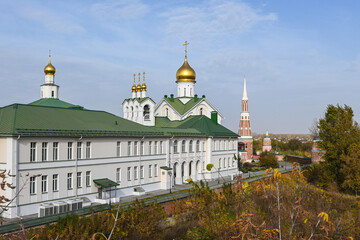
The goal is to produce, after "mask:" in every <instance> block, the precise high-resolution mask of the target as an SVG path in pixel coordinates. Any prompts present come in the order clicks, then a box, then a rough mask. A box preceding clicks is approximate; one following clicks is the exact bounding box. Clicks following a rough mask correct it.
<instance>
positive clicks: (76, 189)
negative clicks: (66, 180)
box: [74, 136, 83, 197]
mask: <svg viewBox="0 0 360 240" xmlns="http://www.w3.org/2000/svg"><path fill="white" fill-rule="evenodd" d="M82 138H83V137H82V136H80V138H79V139H78V140H75V147H76V157H75V174H74V175H75V176H74V179H76V180H75V197H77V196H78V193H77V191H78V185H77V173H78V147H77V144H78V142H79V141H81V139H82ZM81 148H82V146H81ZM80 151H81V149H80Z"/></svg>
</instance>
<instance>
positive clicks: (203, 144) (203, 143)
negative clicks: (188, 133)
mask: <svg viewBox="0 0 360 240" xmlns="http://www.w3.org/2000/svg"><path fill="white" fill-rule="evenodd" d="M202 150H203V152H205V141H203V142H202Z"/></svg>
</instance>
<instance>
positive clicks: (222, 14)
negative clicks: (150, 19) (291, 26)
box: [160, 1, 277, 37]
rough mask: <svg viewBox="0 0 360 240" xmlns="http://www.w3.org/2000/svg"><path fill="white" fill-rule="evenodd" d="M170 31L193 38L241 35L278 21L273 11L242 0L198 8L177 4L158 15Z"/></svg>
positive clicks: (215, 2) (211, 3) (213, 3)
mask: <svg viewBox="0 0 360 240" xmlns="http://www.w3.org/2000/svg"><path fill="white" fill-rule="evenodd" d="M160 16H162V17H165V18H166V21H167V31H168V32H169V33H171V34H175V35H179V36H185V37H189V36H190V37H193V36H197V37H199V36H204V35H205V36H208V35H221V34H240V33H243V32H245V31H248V30H249V29H251V28H252V27H254V26H255V25H257V24H259V23H262V22H273V21H276V20H277V15H276V14H275V13H267V14H263V13H262V12H261V11H260V10H257V9H254V8H252V7H251V6H250V5H248V4H247V3H243V2H222V1H212V2H210V4H208V5H205V6H201V7H178V8H175V9H173V10H172V11H170V12H166V13H163V14H161V15H160Z"/></svg>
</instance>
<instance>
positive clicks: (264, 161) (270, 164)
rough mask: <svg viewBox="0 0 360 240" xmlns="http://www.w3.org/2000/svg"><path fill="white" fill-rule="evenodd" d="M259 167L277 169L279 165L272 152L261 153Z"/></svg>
mask: <svg viewBox="0 0 360 240" xmlns="http://www.w3.org/2000/svg"><path fill="white" fill-rule="evenodd" d="M259 165H260V167H266V168H278V167H279V163H278V160H277V158H276V156H275V154H274V153H272V152H268V151H265V152H262V153H261V154H260V161H259Z"/></svg>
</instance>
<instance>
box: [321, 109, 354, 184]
mask: <svg viewBox="0 0 360 240" xmlns="http://www.w3.org/2000/svg"><path fill="white" fill-rule="evenodd" d="M353 117H354V113H353V110H352V109H351V107H349V106H347V105H344V107H342V106H339V105H336V106H334V105H328V107H327V111H326V113H325V116H324V118H322V119H320V120H319V125H318V128H319V136H320V138H321V140H322V141H321V142H319V146H320V147H321V148H322V149H323V150H325V151H326V153H325V155H324V158H325V165H326V166H325V169H326V171H325V172H326V173H327V174H330V176H326V177H327V178H328V177H330V178H331V179H333V180H334V181H336V182H337V183H338V185H339V186H341V185H342V183H343V182H344V176H345V175H344V171H340V169H341V167H342V165H343V162H344V159H347V158H346V157H345V156H349V153H350V151H349V150H350V146H351V145H352V144H357V143H359V142H360V141H359V140H360V130H359V126H358V123H357V122H356V121H354V119H353Z"/></svg>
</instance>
